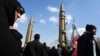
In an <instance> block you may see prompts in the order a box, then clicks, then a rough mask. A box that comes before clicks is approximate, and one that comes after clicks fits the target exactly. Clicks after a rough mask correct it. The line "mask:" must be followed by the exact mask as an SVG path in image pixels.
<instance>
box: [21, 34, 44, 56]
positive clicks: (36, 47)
mask: <svg viewBox="0 0 100 56" xmlns="http://www.w3.org/2000/svg"><path fill="white" fill-rule="evenodd" d="M39 40H40V34H35V35H34V40H33V41H31V42H29V43H28V44H27V46H26V47H25V49H24V52H23V56H46V55H45V53H44V52H45V50H44V48H43V45H42V44H41V42H40V41H39Z"/></svg>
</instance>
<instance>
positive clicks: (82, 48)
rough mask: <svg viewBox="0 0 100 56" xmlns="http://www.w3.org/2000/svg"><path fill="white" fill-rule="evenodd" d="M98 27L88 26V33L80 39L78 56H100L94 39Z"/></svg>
mask: <svg viewBox="0 0 100 56" xmlns="http://www.w3.org/2000/svg"><path fill="white" fill-rule="evenodd" d="M95 34H96V27H95V26H94V25H89V24H87V25H86V32H85V33H84V34H83V35H82V36H80V37H79V39H78V56H100V51H99V48H98V46H97V43H96V41H95V39H94V35H95Z"/></svg>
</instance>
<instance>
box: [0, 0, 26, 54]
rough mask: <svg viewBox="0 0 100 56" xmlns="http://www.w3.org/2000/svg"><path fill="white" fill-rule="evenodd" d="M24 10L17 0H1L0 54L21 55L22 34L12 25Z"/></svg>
mask: <svg viewBox="0 0 100 56" xmlns="http://www.w3.org/2000/svg"><path fill="white" fill-rule="evenodd" d="M19 11H20V12H19ZM24 12H25V11H24V8H23V7H22V6H21V4H20V3H19V2H18V1H17V0H0V56H20V51H21V41H20V40H21V38H22V35H21V34H20V33H19V32H18V31H17V30H15V29H12V30H10V29H11V27H10V26H13V24H14V22H15V20H16V18H17V17H15V16H16V15H20V16H21V15H22V14H23V13H24ZM16 13H17V14H16Z"/></svg>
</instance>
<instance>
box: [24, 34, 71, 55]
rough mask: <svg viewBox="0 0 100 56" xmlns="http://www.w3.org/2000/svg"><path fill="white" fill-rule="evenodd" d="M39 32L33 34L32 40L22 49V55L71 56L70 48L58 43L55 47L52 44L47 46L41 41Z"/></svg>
mask: <svg viewBox="0 0 100 56" xmlns="http://www.w3.org/2000/svg"><path fill="white" fill-rule="evenodd" d="M39 40H40V34H35V36H34V40H33V41H31V42H29V43H28V44H27V46H26V47H25V49H24V51H23V56H71V51H72V50H70V48H68V47H61V46H60V45H59V44H58V46H57V48H55V46H53V47H52V48H50V47H48V46H47V45H46V43H43V44H42V43H41V42H40V41H39Z"/></svg>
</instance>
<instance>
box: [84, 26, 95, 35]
mask: <svg viewBox="0 0 100 56" xmlns="http://www.w3.org/2000/svg"><path fill="white" fill-rule="evenodd" d="M86 31H87V32H90V33H91V34H92V35H95V34H96V27H95V26H94V25H91V24H87V25H86Z"/></svg>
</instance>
